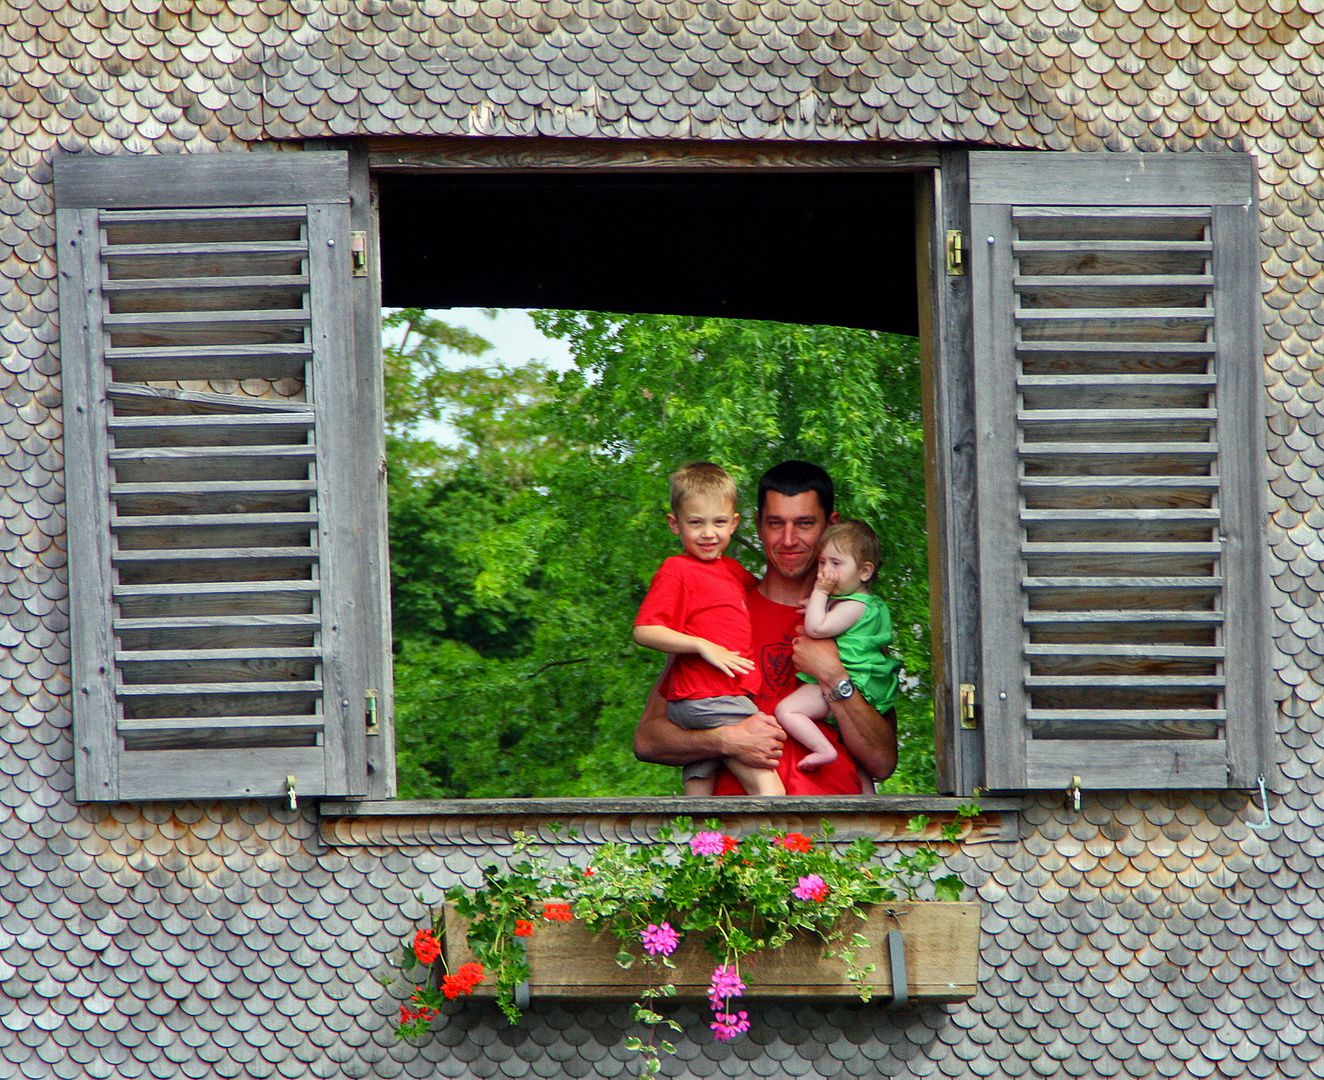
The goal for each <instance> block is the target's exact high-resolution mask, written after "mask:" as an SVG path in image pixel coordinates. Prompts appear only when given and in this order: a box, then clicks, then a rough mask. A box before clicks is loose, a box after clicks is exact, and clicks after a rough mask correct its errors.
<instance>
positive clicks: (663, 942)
mask: <svg viewBox="0 0 1324 1080" xmlns="http://www.w3.org/2000/svg"><path fill="white" fill-rule="evenodd" d="M639 936H640V937H641V938H642V939H643V942H644V951H645V952H646V953H648V955H649V956H657V955H658V954H659V953H661V954H662V955H663V956H670V955H671V954H672V953H673V952H675V951H676V946H677V945H679V944H680V935H679V934H677V933H676V931H675V930H673V929H672V928H671V924H670V923H668V922H664V923H662V924H661V925H658V924H657V923H649V924H648V925H647V926H646V927H644V930H643V933H641V934H640V935H639Z"/></svg>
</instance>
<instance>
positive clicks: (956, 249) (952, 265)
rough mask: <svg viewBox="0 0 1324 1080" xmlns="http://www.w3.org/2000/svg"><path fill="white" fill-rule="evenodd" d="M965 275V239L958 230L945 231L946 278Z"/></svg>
mask: <svg viewBox="0 0 1324 1080" xmlns="http://www.w3.org/2000/svg"><path fill="white" fill-rule="evenodd" d="M964 273H965V237H964V236H962V235H961V230H960V229H948V230H947V276H948V277H960V276H961V275H962V274H964Z"/></svg>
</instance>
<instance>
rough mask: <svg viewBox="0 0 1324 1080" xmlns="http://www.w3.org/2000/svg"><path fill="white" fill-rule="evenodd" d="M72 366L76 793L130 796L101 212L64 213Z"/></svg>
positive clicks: (68, 429) (61, 248) (67, 344)
mask: <svg viewBox="0 0 1324 1080" xmlns="http://www.w3.org/2000/svg"><path fill="white" fill-rule="evenodd" d="M56 229H57V239H56V243H57V245H58V247H57V251H58V255H59V277H60V343H61V351H62V363H63V387H64V424H65V427H64V436H65V482H66V485H67V488H68V490H69V492H70V498H69V520H68V531H69V537H68V544H69V595H70V605H69V607H70V619H69V623H70V626H69V637H70V652H71V655H72V665H73V713H74V725H75V753H74V792H75V795H76V797H77V798H79V799H82V800H114V799H118V798H120V797H121V795H120V789H119V773H118V767H117V766H118V759H119V753H118V744H117V740H116V735H115V722H116V719H117V706H116V703H115V689H114V684H115V664H114V661H113V659H112V656H111V653H112V651H113V648H114V637H113V634H112V632H111V625H110V623H111V614H112V612H111V607H110V604H109V603H108V602H107V600H108V598H109V596H110V591H111V588H112V585H113V583H114V572H113V570H112V568H111V549H112V546H113V545H112V540H111V533H110V528H109V523H110V520H111V517H112V515H113V511H112V508H111V505H110V498H109V491H110V470H109V467H108V465H107V454H108V452H109V449H110V439H109V436H108V434H107V431H106V416H105V407H104V402H105V400H106V384H107V381H108V380H107V372H106V367H105V364H104V363H103V360H102V357H103V355H104V334H103V332H102V329H101V295H100V290H99V289H98V285H99V283H100V281H101V262H100V259H99V257H98V242H99V232H100V230H99V227H98V223H97V212H96V211H95V210H62V211H60V212H59V213H57V214H56Z"/></svg>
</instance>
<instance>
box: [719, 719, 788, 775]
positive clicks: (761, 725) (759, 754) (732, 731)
mask: <svg viewBox="0 0 1324 1080" xmlns="http://www.w3.org/2000/svg"><path fill="white" fill-rule="evenodd" d="M714 730H715V731H717V732H719V733H720V736H721V739H722V743H723V747H724V748H723V750H722V757H731V758H735V759H736V760H737V761H739V762H740V763H741V764H742V765H748V766H749V767H750V768H751V769H775V768H776V767H777V762H779V761H780V760H781V757H782V743H784V742H785V741H786V732H785V731H784V730H782V726H781V724H779V723H777V721H776V720H775V719H774V718H773V717H771V716H769V715H768V714H767V713H755V714H754V715H753V716H747V717H745V719H743V720H741V721H740V722H739V723H736V724H728V725H727V726H726V727H721V728H715V729H714Z"/></svg>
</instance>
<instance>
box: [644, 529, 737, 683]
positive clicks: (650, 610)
mask: <svg viewBox="0 0 1324 1080" xmlns="http://www.w3.org/2000/svg"><path fill="white" fill-rule="evenodd" d="M757 584H758V579H757V578H756V577H755V576H754V575H753V574H751V573H750V572H749V571H748V570H746V569H745V568H744V567H743V566H741V565H740V564H739V563H738V562H736V560H735V559H732V558H729V557H727V556H725V555H723V556H722V557H721V558H718V559H714V560H713V561H712V562H705V561H704V560H703V559H696V558H695V557H694V556H693V555H690V554H689V553H688V552H687V553H685V554H681V555H673V556H671V558H669V559H667V560H666V561H665V562H664V563H663V564H662V565H661V566H660V567H658V571H657V573H656V574H654V575H653V582H652V584H651V585H649V587H648V595H647V596H645V597H644V602H643V604H641V605H640V607H639V614H638V616H637V617H636V618H635V620H634V624H635V626H665V627H667V629H669V630H675V631H678V632H679V633H682V634H690V635H692V636H694V637H701V638H705V639H707V640H708V641H711V642H713V644H715V645H720V646H722V648H724V649H730V650H731V651H732V652H734V653H739V654H740V655H741V656H745V657H750V658H753V654H752V653H751V652H750V629H749V609H748V608H747V606H746V595H747V594H748V592H749V589H750V588H751V586H754V585H757ZM758 683H759V679H758V670H757V669H755V670H754V671H752V672H750V673H749V674H748V675H744V676H739V677H732V676H730V675H727V674H725V673H723V672H721V671H718V670H717V668H715V667H713V666H712V664H710V663H708V661H707V660H704V659H703V658H702V657H700V656H697V655H694V654H692V653H682V654H680V655H679V656H677V657H676V658H675V662H674V663H673V664H672V665H671V671H670V673H669V674H668V676H667V678H666V679H665V680H664V681H663V683H662V686H661V692H662V696H663V697H664V698H666V699H667V700H668V701H685V700H688V699H690V698H710V697H725V696H726V695H735V696H739V695H741V694H749V693H752V692H753V691H754V690H755V688H756V687H757V686H758Z"/></svg>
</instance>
